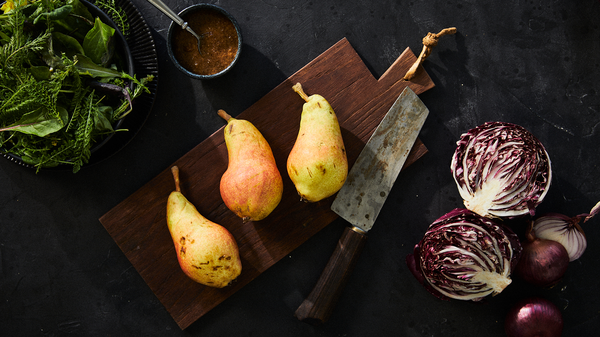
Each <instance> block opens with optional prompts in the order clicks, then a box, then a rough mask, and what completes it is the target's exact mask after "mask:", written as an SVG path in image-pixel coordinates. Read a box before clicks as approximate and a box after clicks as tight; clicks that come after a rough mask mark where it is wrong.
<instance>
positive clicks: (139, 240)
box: [100, 38, 434, 329]
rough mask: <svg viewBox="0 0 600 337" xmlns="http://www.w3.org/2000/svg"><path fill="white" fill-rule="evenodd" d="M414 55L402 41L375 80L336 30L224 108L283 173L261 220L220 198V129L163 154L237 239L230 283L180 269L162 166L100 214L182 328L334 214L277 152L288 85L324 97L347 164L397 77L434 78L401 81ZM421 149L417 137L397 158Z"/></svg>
mask: <svg viewBox="0 0 600 337" xmlns="http://www.w3.org/2000/svg"><path fill="white" fill-rule="evenodd" d="M415 61H416V56H415V55H414V54H413V52H412V51H411V50H410V49H409V48H407V49H406V50H404V52H403V53H402V54H401V55H400V56H399V57H398V59H397V60H396V61H395V62H394V63H393V64H392V65H391V66H390V68H389V69H388V70H387V71H386V72H385V73H384V74H383V75H382V76H381V78H379V80H377V79H375V78H374V77H373V75H372V74H371V72H370V71H369V70H368V69H367V67H366V66H365V64H364V63H363V62H362V60H361V59H360V57H359V56H358V54H357V53H356V51H355V50H354V49H353V48H352V46H351V45H350V43H349V42H348V40H347V39H345V38H344V39H342V40H340V41H339V42H338V43H336V44H335V45H333V46H332V47H331V48H329V49H328V50H326V51H325V52H324V53H323V54H321V55H320V56H318V57H317V58H316V59H314V60H313V61H311V62H310V63H309V64H307V65H306V66H305V67H303V68H302V69H300V70H299V71H298V72H296V73H295V74H293V75H292V76H290V77H289V78H288V79H287V80H285V81H284V82H282V83H281V84H280V85H278V86H277V87H276V88H274V89H273V90H272V91H270V92H269V93H268V94H267V95H265V96H264V97H263V98H261V99H260V100H259V101H257V102H256V103H255V104H253V105H252V106H251V107H250V108H248V109H247V110H245V111H243V112H242V113H241V114H239V115H237V116H236V112H235V111H228V113H230V114H231V115H232V116H235V117H237V118H240V119H246V120H249V121H250V122H252V123H253V124H254V125H255V126H256V127H257V128H258V129H259V130H260V131H261V133H262V134H263V136H264V137H265V138H266V139H267V141H268V142H269V144H270V145H271V148H272V149H273V154H274V156H275V159H276V161H277V165H278V168H279V170H280V172H281V175H282V177H283V180H284V194H283V198H282V200H281V203H280V204H279V206H278V207H277V208H276V209H275V211H274V212H273V213H271V214H270V215H269V216H268V217H267V218H266V219H264V220H262V221H259V222H249V223H245V224H244V223H242V221H241V219H240V218H238V217H237V216H235V215H234V214H233V213H232V212H231V211H230V210H229V209H227V207H226V206H225V204H224V203H223V201H222V200H221V196H220V193H219V181H220V179H221V175H222V174H223V173H224V172H225V170H226V169H227V163H228V158H227V148H226V146H225V142H224V139H223V128H221V129H219V130H218V131H216V132H215V133H214V134H212V135H211V136H210V137H208V138H207V139H206V140H205V141H203V142H201V143H200V144H198V145H197V146H196V147H194V148H193V149H192V150H190V151H189V152H188V153H186V154H185V155H184V156H182V157H181V158H180V159H178V160H177V161H176V162H175V163H173V165H177V166H179V168H180V177H181V188H182V192H183V193H184V194H185V195H186V197H187V198H188V199H189V200H190V201H191V202H192V203H193V204H195V205H196V207H197V209H198V211H199V212H200V213H202V214H203V215H204V216H205V217H207V218H208V219H210V220H212V221H214V222H217V223H219V224H221V225H223V226H224V227H226V228H227V229H229V231H230V232H231V233H232V234H233V236H234V237H235V238H236V240H237V242H238V245H239V248H240V255H241V257H242V268H243V269H242V274H241V275H240V277H239V278H238V279H237V280H236V281H235V282H234V284H232V285H231V286H228V287H226V288H223V289H216V288H210V287H206V286H203V285H200V284H197V283H195V282H193V281H192V280H190V279H189V278H188V277H187V276H186V275H185V274H184V273H183V272H182V271H181V269H180V267H179V264H178V262H177V257H176V255H175V250H174V248H173V242H172V240H171V236H170V234H169V230H168V228H167V224H166V219H165V217H166V201H167V198H168V195H169V193H170V192H171V191H173V189H174V182H173V177H172V175H171V171H170V168H171V167H170V166H169V167H167V168H165V170H164V171H162V172H161V173H160V174H158V176H156V177H155V178H153V179H152V180H151V181H149V182H148V183H147V184H145V185H144V186H142V187H141V188H140V189H139V190H137V191H136V192H135V193H133V194H132V195H131V196H129V197H128V198H126V199H125V200H123V201H122V202H121V203H119V204H118V205H117V206H115V207H114V208H113V209H111V210H110V211H108V212H107V213H106V214H104V215H103V216H102V217H101V218H100V222H101V223H102V225H103V226H104V227H105V228H106V230H107V231H108V233H109V234H110V235H111V237H112V238H113V239H114V240H115V242H116V243H117V245H118V246H119V247H120V249H121V250H122V251H123V252H124V253H125V255H126V256H127V258H128V259H129V260H130V262H131V263H132V265H133V266H134V267H135V268H136V270H137V271H138V273H139V274H140V275H141V276H142V278H143V279H144V281H145V282H146V283H147V284H148V286H149V287H150V289H151V290H152V291H153V292H154V294H155V295H156V296H157V297H158V299H159V300H160V301H161V303H162V304H163V305H164V306H165V308H166V309H167V311H168V312H169V313H170V314H171V316H172V317H173V318H174V320H175V321H176V322H177V324H178V325H179V326H180V328H182V329H185V328H187V327H188V326H189V325H190V324H192V323H193V322H195V321H196V320H197V319H198V318H200V317H201V316H202V315H204V314H206V313H207V312H208V311H210V310H211V309H212V308H214V307H215V306H216V305H218V304H219V303H221V302H222V301H224V300H225V299H227V298H228V297H229V296H231V295H232V294H233V293H235V292H236V291H238V290H239V289H241V288H242V287H243V286H244V285H246V284H248V282H250V281H252V280H253V279H255V278H256V277H257V276H259V275H260V274H261V273H262V272H264V271H265V270H266V269H268V268H269V267H271V266H272V265H273V264H275V263H276V262H277V261H279V260H280V259H281V258H283V257H284V256H286V255H288V254H289V253H290V252H291V251H293V250H294V249H295V248H297V247H298V246H299V245H301V244H302V243H303V242H305V241H306V240H308V239H309V238H310V237H311V236H313V235H314V234H316V233H317V232H319V231H320V230H321V229H323V228H324V227H325V226H326V225H328V224H329V223H331V222H332V221H333V220H335V219H336V218H337V217H338V216H337V215H336V214H335V213H334V212H333V211H331V210H330V206H331V203H332V202H333V199H334V197H331V198H328V199H326V200H324V201H321V202H318V203H313V204H307V203H304V202H301V201H300V198H299V197H298V195H297V193H296V190H295V189H294V186H293V184H292V182H291V180H290V179H289V176H288V175H287V171H286V160H287V155H288V153H289V151H290V150H291V148H292V146H293V144H294V142H295V140H296V136H297V132H298V126H299V122H300V115H301V112H302V105H303V103H304V101H303V100H302V98H300V96H299V95H298V94H296V93H295V92H294V91H293V90H292V85H293V84H295V83H296V82H301V83H302V85H303V88H304V90H305V91H306V93H307V94H308V95H312V94H320V95H322V96H323V97H325V98H326V99H327V100H328V101H329V102H330V104H331V105H332V107H333V108H334V110H335V112H336V115H337V116H338V119H339V122H340V126H341V128H342V136H343V138H344V145H345V146H346V151H347V154H348V162H349V165H352V164H353V163H354V161H355V160H356V157H357V156H358V155H359V153H360V151H361V150H362V148H363V147H364V144H365V143H366V141H367V140H368V139H369V137H370V136H371V133H372V132H373V131H374V130H375V128H376V127H377V125H378V124H379V122H380V121H381V120H382V119H383V117H384V115H385V113H386V112H387V111H388V109H389V108H390V107H391V105H392V104H393V103H394V101H395V100H396V98H397V97H398V96H399V95H400V93H401V92H402V90H403V89H404V88H405V87H406V86H410V88H411V89H412V90H413V91H414V92H415V93H416V94H420V93H422V92H424V91H426V90H428V89H430V88H432V87H433V86H434V84H433V82H432V80H431V78H430V77H429V75H428V74H427V73H426V72H425V70H424V69H423V68H422V67H420V68H419V70H418V75H417V77H416V78H415V79H413V80H412V81H410V82H406V81H404V80H402V77H403V76H404V74H405V73H406V71H407V70H408V69H409V68H410V66H411V65H412V64H413V63H414V62H415ZM216 113H217V112H216V111H215V114H216ZM223 125H225V122H224V124H223ZM426 152H427V148H426V147H425V145H424V144H423V143H422V142H421V141H420V140H417V143H416V144H415V146H414V147H413V149H412V152H411V154H410V156H409V158H408V159H407V161H406V163H405V167H406V166H408V165H410V164H412V163H414V161H416V160H417V159H418V158H420V157H421V156H422V155H423V154H425V153H426Z"/></svg>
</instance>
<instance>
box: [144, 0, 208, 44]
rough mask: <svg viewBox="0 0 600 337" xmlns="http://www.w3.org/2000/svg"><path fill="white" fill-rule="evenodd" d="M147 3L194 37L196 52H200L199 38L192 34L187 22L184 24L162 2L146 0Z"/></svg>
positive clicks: (159, 0)
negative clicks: (196, 43) (196, 41)
mask: <svg viewBox="0 0 600 337" xmlns="http://www.w3.org/2000/svg"><path fill="white" fill-rule="evenodd" d="M148 2H149V3H151V4H153V5H154V7H156V8H158V9H159V10H160V11H161V12H163V13H165V14H166V15H167V16H168V17H169V18H171V20H173V21H175V23H177V24H178V25H180V26H181V28H182V29H185V30H187V31H188V32H189V33H190V34H192V35H194V37H195V38H196V40H198V52H199V53H201V51H200V36H198V34H196V32H194V31H193V30H192V28H191V27H190V26H188V23H187V22H185V21H184V20H183V19H182V18H181V17H179V15H177V14H176V13H175V12H173V10H171V8H169V7H168V6H167V5H165V3H164V2H162V1H161V0H148Z"/></svg>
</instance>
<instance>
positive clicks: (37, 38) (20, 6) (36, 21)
mask: <svg viewBox="0 0 600 337" xmlns="http://www.w3.org/2000/svg"><path fill="white" fill-rule="evenodd" d="M101 2H102V4H103V6H104V7H105V8H112V6H114V2H111V1H110V0H102V1H101ZM3 10H4V11H5V13H3V14H0V151H1V152H5V153H11V154H13V155H16V156H19V157H20V158H21V159H22V160H23V161H24V162H25V163H27V164H31V165H34V166H35V167H37V168H38V170H39V169H40V168H43V167H53V166H57V165H61V164H68V165H72V166H73V172H77V171H79V170H80V168H81V166H82V165H84V164H85V163H87V162H89V159H90V156H91V148H92V146H93V145H94V144H95V143H97V142H98V141H100V140H102V139H103V138H104V137H106V136H107V135H109V134H110V133H113V132H116V131H119V130H114V128H113V125H115V124H116V122H117V121H118V120H119V119H121V118H123V117H124V116H126V115H127V114H128V113H130V112H131V100H132V99H134V98H135V97H137V96H139V95H140V94H141V93H142V92H144V91H148V88H147V87H146V84H147V82H148V81H151V80H152V76H148V77H146V78H143V79H137V78H136V76H130V75H129V74H127V73H126V72H124V67H123V65H122V63H123V62H122V60H123V57H122V55H118V54H116V53H115V49H116V48H115V37H114V35H115V30H114V29H113V28H112V27H110V26H108V25H107V24H105V23H103V22H102V21H101V20H100V19H99V18H94V17H93V16H92V15H91V14H90V12H89V10H88V9H87V7H86V6H85V5H84V4H82V3H81V2H80V1H79V0H33V1H31V0H30V1H29V2H26V1H25V0H12V1H11V0H9V1H8V2H7V5H6V6H3ZM105 10H106V9H105ZM113 11H114V13H118V14H119V15H121V16H119V21H120V22H121V24H120V25H119V26H121V25H123V23H124V22H126V18H125V17H124V16H123V15H122V14H123V11H122V10H120V9H118V8H113ZM91 81H95V82H102V83H106V84H107V85H108V84H110V85H111V86H119V87H121V88H123V90H124V92H125V93H127V94H125V95H120V96H118V97H117V96H108V95H106V94H105V93H103V92H100V91H98V90H95V89H94V88H93V87H90V86H89V85H87V83H89V82H91Z"/></svg>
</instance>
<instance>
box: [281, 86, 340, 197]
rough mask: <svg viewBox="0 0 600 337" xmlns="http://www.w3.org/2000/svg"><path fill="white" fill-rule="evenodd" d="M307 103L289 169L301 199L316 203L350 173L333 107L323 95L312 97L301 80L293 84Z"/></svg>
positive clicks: (291, 153)
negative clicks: (304, 88)
mask: <svg viewBox="0 0 600 337" xmlns="http://www.w3.org/2000/svg"><path fill="white" fill-rule="evenodd" d="M292 88H293V89H294V91H296V92H297V93H298V94H299V95H300V97H302V98H303V99H304V100H305V101H306V103H304V105H303V107H302V116H301V118H300V129H299V131H298V137H297V138H296V142H295V143H294V146H293V148H292V150H291V152H290V154H289V156H288V160H287V171H288V175H289V176H290V179H291V180H292V182H293V183H294V186H295V187H296V190H297V191H298V194H299V195H300V199H301V200H302V201H305V202H317V201H320V200H323V199H325V198H327V197H330V196H332V195H333V194H335V193H336V192H337V191H339V190H340V189H341V188H342V186H343V185H344V182H345V181H346V177H347V176H348V159H347V158H346V149H345V147H344V141H343V139H342V132H341V130H340V125H339V122H338V119H337V116H336V115H335V112H334V111H333V108H332V107H331V105H330V104H329V102H327V100H326V99H325V98H323V97H322V96H321V95H316V94H315V95H311V96H310V97H309V96H308V95H307V94H306V93H305V92H304V91H303V89H302V85H301V84H300V83H297V84H295V85H294V86H293V87H292Z"/></svg>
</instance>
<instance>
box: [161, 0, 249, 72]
mask: <svg viewBox="0 0 600 337" xmlns="http://www.w3.org/2000/svg"><path fill="white" fill-rule="evenodd" d="M206 9H209V10H214V11H216V12H218V13H221V14H223V15H224V16H225V17H227V18H228V19H229V21H231V23H232V24H233V26H234V27H235V31H236V33H237V38H238V43H237V53H236V55H235V58H234V59H233V61H232V62H231V63H230V64H229V65H228V66H227V67H226V68H225V69H222V70H220V71H218V72H217V73H214V74H209V75H201V74H196V73H194V72H192V71H190V70H189V69H186V68H185V67H184V66H182V65H181V63H180V62H179V60H177V58H176V56H175V53H174V50H173V47H174V46H173V38H174V32H176V31H178V30H182V28H181V26H180V25H179V24H177V23H176V22H171V24H170V26H169V31H168V34H167V51H168V53H169V57H170V58H171V60H172V61H173V63H174V64H175V66H176V67H177V69H179V70H180V71H182V72H183V73H184V74H186V75H188V76H190V77H192V78H194V79H198V80H208V79H213V78H217V77H220V76H222V75H224V74H225V73H227V72H228V71H229V70H231V68H232V67H233V66H234V65H235V64H236V63H237V61H238V59H239V58H240V53H241V51H242V31H241V30H240V26H239V25H238V23H237V21H236V20H235V18H234V17H233V16H232V15H231V14H229V13H228V12H227V11H225V10H224V9H223V8H221V7H219V6H216V5H213V4H208V3H200V4H195V5H191V6H189V7H187V8H185V9H183V10H182V11H181V12H179V16H180V17H181V18H183V19H184V20H185V18H186V16H187V15H191V14H192V13H194V12H196V11H199V10H206ZM190 27H191V25H190ZM192 28H193V27H192ZM195 33H197V34H202V33H200V32H196V31H195ZM190 35H191V34H190ZM200 41H201V43H202V38H201V39H200ZM200 48H201V49H202V47H200Z"/></svg>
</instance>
